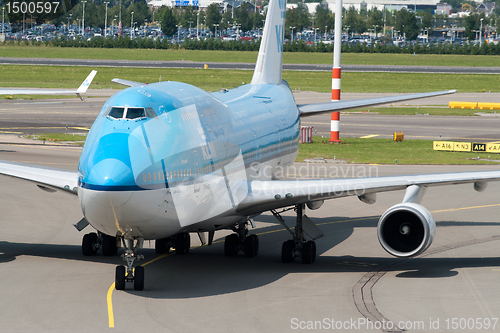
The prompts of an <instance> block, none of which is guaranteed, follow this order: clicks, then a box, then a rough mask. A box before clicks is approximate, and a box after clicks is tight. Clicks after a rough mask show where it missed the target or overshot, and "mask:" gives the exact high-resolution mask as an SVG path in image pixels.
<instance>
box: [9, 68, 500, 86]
mask: <svg viewBox="0 0 500 333" xmlns="http://www.w3.org/2000/svg"><path fill="white" fill-rule="evenodd" d="M92 69H94V68H90V67H78V66H28V65H26V66H22V65H19V66H16V65H0V73H2V80H1V82H0V85H2V86H3V87H36V88H39V87H43V88H66V89H76V88H77V87H78V86H79V85H80V84H81V83H82V81H83V80H84V79H85V77H86V76H87V75H88V74H89V72H90V71H91V70H92ZM252 75H253V72H252V71H240V70H219V69H201V68H200V69H179V68H163V69H161V68H151V69H148V68H110V67H101V68H97V75H96V77H95V79H94V81H93V82H92V84H91V86H90V88H91V89H99V88H102V89H107V88H118V89H123V88H124V87H123V86H121V85H118V84H116V83H113V82H111V79H113V78H116V77H118V78H122V79H127V80H132V81H138V82H145V83H151V82H158V81H159V79H160V76H161V80H162V81H167V80H170V81H179V82H186V83H189V84H192V85H195V86H197V87H200V88H201V89H204V90H206V91H217V90H219V89H220V88H228V89H230V88H234V87H237V86H240V85H241V84H243V83H245V82H246V83H248V82H250V81H251V78H252ZM283 78H284V79H285V80H287V81H288V83H289V85H290V87H291V88H292V89H297V90H304V91H316V92H330V91H331V75H330V74H329V73H326V72H305V71H304V72H302V71H284V72H283ZM448 89H458V92H482V91H491V92H500V81H499V80H498V78H497V76H496V75H488V74H410V73H344V74H343V75H342V91H343V92H357V93H360V92H366V93H391V92H393V93H414V92H429V91H439V90H448Z"/></svg>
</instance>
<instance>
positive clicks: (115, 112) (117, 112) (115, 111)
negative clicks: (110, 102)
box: [108, 107, 125, 119]
mask: <svg viewBox="0 0 500 333" xmlns="http://www.w3.org/2000/svg"><path fill="white" fill-rule="evenodd" d="M124 111H125V108H118V107H112V108H111V110H109V113H108V116H110V117H112V118H115V119H120V118H123V112H124Z"/></svg>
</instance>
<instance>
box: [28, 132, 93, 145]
mask: <svg viewBox="0 0 500 333" xmlns="http://www.w3.org/2000/svg"><path fill="white" fill-rule="evenodd" d="M86 138H87V135H86V134H85V135H80V134H66V133H40V134H36V135H28V136H26V139H33V140H39V141H45V142H47V143H50V142H56V143H61V142H67V143H71V144H75V145H79V146H83V144H84V143H85V139H86Z"/></svg>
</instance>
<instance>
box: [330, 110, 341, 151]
mask: <svg viewBox="0 0 500 333" xmlns="http://www.w3.org/2000/svg"><path fill="white" fill-rule="evenodd" d="M339 115H340V112H338V111H337V112H332V122H331V125H330V130H331V134H330V140H328V142H337V143H338V142H340V139H339V130H340V124H339V123H340V122H339V118H340V116H339Z"/></svg>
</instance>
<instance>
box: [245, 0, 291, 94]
mask: <svg viewBox="0 0 500 333" xmlns="http://www.w3.org/2000/svg"><path fill="white" fill-rule="evenodd" d="M285 13H286V0H271V1H270V2H269V7H268V9H267V17H266V23H265V25H264V33H263V36H262V42H261V43H260V49H259V56H258V58H257V63H256V64H255V71H254V73H253V78H252V82H251V84H254V85H255V84H269V83H271V84H281V82H282V80H281V70H282V67H283V40H284V38H285Z"/></svg>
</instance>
